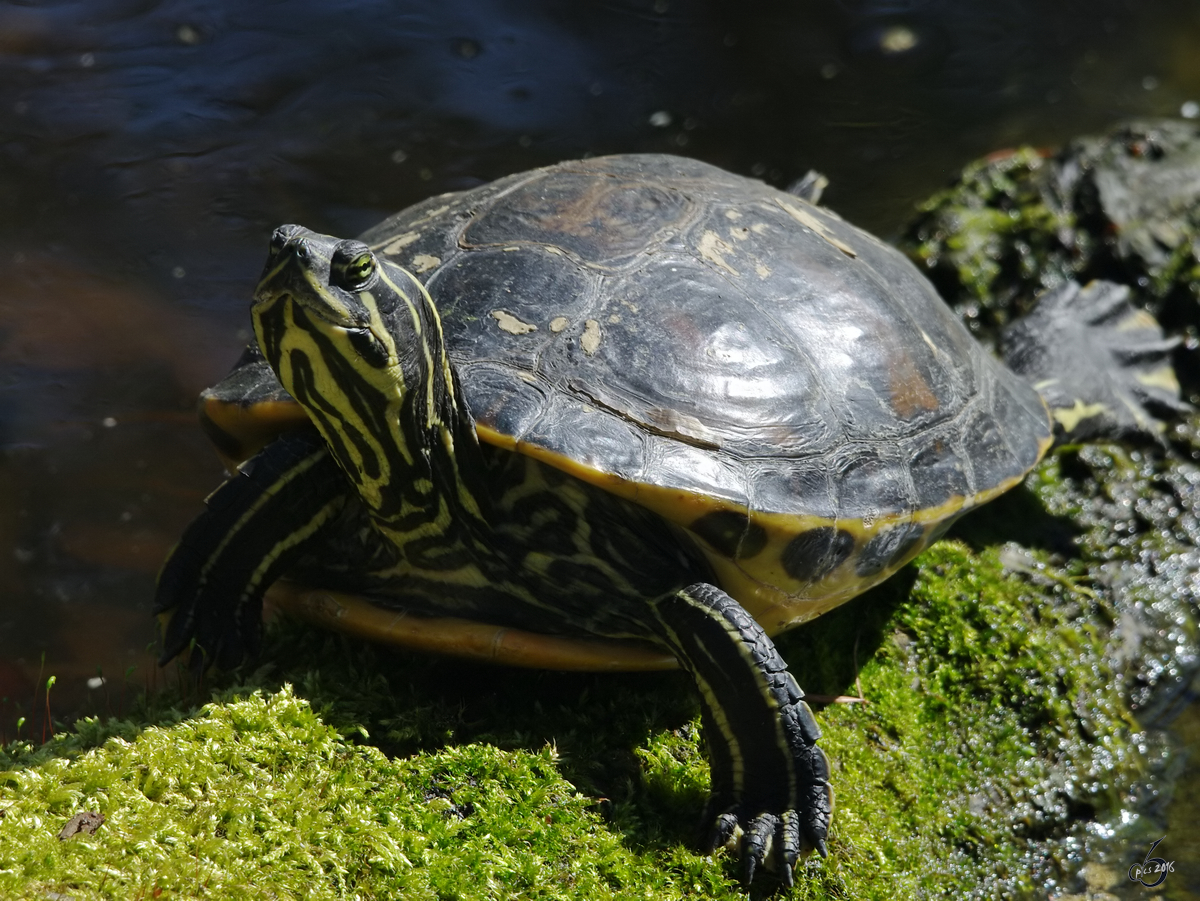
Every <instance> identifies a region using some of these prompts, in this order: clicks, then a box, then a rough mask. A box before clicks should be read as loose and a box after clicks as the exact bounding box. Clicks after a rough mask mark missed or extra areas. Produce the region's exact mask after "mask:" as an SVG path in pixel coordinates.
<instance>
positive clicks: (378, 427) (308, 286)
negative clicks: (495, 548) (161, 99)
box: [253, 226, 488, 549]
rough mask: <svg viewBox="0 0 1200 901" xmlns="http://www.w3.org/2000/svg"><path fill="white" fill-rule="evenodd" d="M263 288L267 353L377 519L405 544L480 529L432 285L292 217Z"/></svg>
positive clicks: (476, 463)
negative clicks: (304, 226) (301, 226)
mask: <svg viewBox="0 0 1200 901" xmlns="http://www.w3.org/2000/svg"><path fill="white" fill-rule="evenodd" d="M255 297H256V302H255V304H254V307H253V316H254V328H255V333H256V334H257V336H258V341H259V345H260V346H261V348H262V351H263V354H264V356H265V357H266V358H267V361H268V362H269V363H270V364H271V367H272V368H273V369H274V370H275V372H276V374H277V375H278V376H279V379H280V381H281V382H282V383H283V385H284V387H285V388H286V389H287V390H288V391H289V392H290V393H291V394H292V396H293V397H295V398H296V400H297V401H299V403H300V404H301V405H303V406H304V408H305V409H306V410H307V412H308V414H309V416H310V417H311V418H312V420H313V422H314V423H315V424H316V426H317V428H318V429H319V430H320V432H321V434H322V435H323V436H324V438H325V440H326V441H327V442H328V444H329V447H330V450H331V451H332V453H333V455H334V458H335V459H336V460H337V461H338V464H339V465H340V466H341V468H342V469H343V470H344V471H345V473H346V475H347V476H348V477H349V478H350V479H351V481H352V482H353V483H354V484H355V486H356V488H357V490H358V493H359V495H360V496H361V497H362V499H363V501H364V503H365V504H366V506H367V508H368V510H369V511H370V514H371V517H372V519H373V521H374V522H375V524H376V526H377V527H378V528H379V529H380V531H381V532H383V534H384V535H385V536H386V537H387V538H389V539H390V540H391V541H392V542H394V543H395V544H397V545H398V546H399V547H401V549H403V547H404V546H405V545H406V544H408V543H409V542H411V541H413V540H422V541H427V540H429V539H433V538H438V539H441V540H444V541H445V543H446V544H447V545H448V546H450V545H455V544H464V543H472V544H473V543H474V542H475V541H476V540H478V539H480V538H482V537H483V535H484V534H485V533H486V532H487V531H488V527H487V520H486V516H485V507H486V501H485V500H484V494H483V491H482V482H483V479H482V465H483V464H482V458H481V455H480V450H479V446H478V440H477V438H476V435H475V429H474V423H473V422H472V420H471V416H470V413H469V411H468V410H467V408H466V405H465V403H464V401H463V398H462V394H461V392H460V390H459V388H458V385H457V383H456V380H455V378H454V373H453V370H452V367H451V364H450V361H449V358H448V357H447V356H446V350H445V345H444V342H443V338H442V328H441V321H440V319H439V317H438V314H437V310H436V308H435V307H434V305H433V301H432V299H431V298H430V297H429V294H428V292H426V291H425V288H424V286H423V285H421V284H420V282H418V281H417V279H416V278H415V277H414V276H412V275H411V274H409V273H408V272H406V271H405V270H403V269H401V268H400V267H398V266H394V265H392V264H390V263H388V262H386V261H377V260H376V259H375V258H374V256H373V255H372V254H371V253H370V251H369V250H368V249H367V248H366V247H365V245H362V244H360V243H359V242H355V241H339V240H337V239H335V238H330V237H327V236H324V235H317V234H314V233H313V232H309V231H307V230H304V229H298V228H297V227H295V226H285V227H284V228H282V229H280V230H279V231H277V232H276V236H275V240H274V241H273V243H272V253H271V256H270V258H269V259H268V262H267V267H266V270H265V271H264V273H263V277H262V280H261V281H260V283H259V286H258V290H257V291H256V294H255Z"/></svg>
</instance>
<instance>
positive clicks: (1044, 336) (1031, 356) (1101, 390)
mask: <svg viewBox="0 0 1200 901" xmlns="http://www.w3.org/2000/svg"><path fill="white" fill-rule="evenodd" d="M1178 344H1179V342H1178V341H1177V340H1173V339H1168V338H1164V337H1163V331H1162V327H1161V326H1159V324H1158V322H1157V321H1156V320H1155V319H1154V317H1153V316H1151V315H1150V314H1149V313H1147V312H1146V311H1144V310H1140V309H1138V308H1137V307H1135V306H1133V305H1132V304H1131V303H1130V302H1129V289H1128V288H1127V287H1125V286H1124V285H1118V284H1115V283H1113V282H1105V281H1094V282H1091V283H1089V284H1088V285H1086V286H1085V287H1080V286H1079V285H1078V284H1077V283H1075V282H1067V283H1066V284H1065V285H1062V286H1061V287H1059V288H1055V289H1054V290H1052V291H1049V292H1047V293H1046V294H1044V295H1043V296H1042V297H1041V299H1040V300H1039V301H1038V303H1037V306H1036V307H1034V309H1033V311H1032V312H1030V313H1029V315H1027V316H1024V317H1022V318H1021V319H1018V320H1017V321H1016V322H1014V323H1013V324H1012V325H1011V326H1009V328H1008V329H1007V330H1006V331H1005V333H1004V336H1003V352H1004V361H1005V362H1006V363H1007V364H1008V366H1009V368H1011V369H1012V370H1013V371H1014V372H1016V373H1017V374H1019V375H1021V376H1024V377H1025V378H1026V379H1027V380H1028V381H1029V382H1030V383H1032V384H1033V386H1034V388H1036V389H1037V391H1038V393H1039V394H1040V395H1041V396H1042V399H1043V400H1045V401H1046V405H1047V406H1048V407H1049V408H1050V412H1051V414H1052V415H1053V416H1054V430H1055V434H1056V436H1057V438H1058V441H1059V442H1060V443H1065V442H1071V441H1082V440H1087V439H1089V438H1094V437H1100V438H1127V437H1132V436H1136V435H1144V436H1151V437H1157V436H1158V434H1159V433H1160V432H1161V431H1162V428H1163V426H1162V423H1161V422H1159V421H1158V420H1157V419H1156V418H1155V416H1154V415H1153V412H1152V411H1157V412H1160V413H1162V412H1165V413H1176V412H1185V411H1187V410H1188V409H1190V408H1189V407H1188V405H1187V404H1185V403H1182V402H1181V401H1180V400H1179V382H1178V381H1176V379H1175V372H1174V370H1173V369H1172V368H1171V363H1170V357H1171V353H1172V351H1174V349H1175V348H1176V347H1177V346H1178Z"/></svg>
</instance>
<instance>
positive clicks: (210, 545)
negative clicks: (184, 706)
mask: <svg viewBox="0 0 1200 901" xmlns="http://www.w3.org/2000/svg"><path fill="white" fill-rule="evenodd" d="M345 497H346V487H345V479H344V477H343V476H342V475H341V471H340V470H339V469H338V467H337V464H336V463H334V461H333V459H332V458H331V457H330V456H329V452H328V451H327V450H326V449H325V445H324V443H323V442H321V441H320V439H319V437H317V436H316V435H310V434H307V433H300V434H296V435H289V436H286V437H284V438H279V439H276V440H275V441H274V442H273V443H271V444H270V445H268V446H267V447H266V448H265V449H264V450H263V451H261V452H260V453H259V454H258V455H257V456H255V457H252V458H251V459H250V460H248V461H247V462H246V463H245V464H243V465H242V467H241V468H240V469H239V471H238V473H237V474H235V475H234V476H232V477H231V478H229V479H228V480H227V481H226V482H225V483H224V484H222V485H221V487H219V488H218V489H217V490H216V491H214V492H213V493H212V494H211V495H210V496H209V497H208V499H207V500H206V501H205V507H206V509H205V510H204V512H203V513H201V514H200V515H199V516H198V517H196V519H195V520H193V521H192V523H191V525H189V526H188V528H187V529H186V530H185V531H184V533H183V537H182V538H181V539H180V541H179V543H178V544H177V545H176V546H175V547H174V549H172V551H171V553H170V555H169V556H168V557H167V560H166V562H165V563H164V564H163V567H162V570H161V571H160V572H159V576H158V586H157V588H156V591H155V597H154V612H155V613H156V614H159V616H160V619H161V620H162V622H163V626H162V643H163V652H162V656H161V657H160V659H159V663H160V664H166V663H168V662H169V661H171V660H172V659H173V658H175V657H176V656H178V655H179V654H180V653H181V652H183V651H184V650H185V649H186V648H188V646H189V645H191V656H190V659H189V661H188V663H189V666H190V667H191V669H192V670H193V672H195V673H196V674H197V675H199V674H200V673H201V672H202V671H203V670H205V669H207V668H208V667H209V666H212V665H214V664H215V665H216V666H218V667H220V668H221V669H230V668H232V667H234V666H236V665H237V664H239V663H241V662H242V660H243V659H244V658H245V657H246V656H247V655H253V654H254V653H256V652H257V650H258V645H259V642H260V639H261V635H262V598H263V594H264V593H265V592H266V590H267V588H269V587H270V585H271V583H272V582H274V581H275V579H276V578H277V577H278V576H279V575H280V574H281V573H282V572H283V571H284V570H286V569H287V567H288V566H289V565H290V564H291V562H292V561H293V560H295V559H296V557H297V556H298V555H299V554H300V553H302V552H303V550H304V549H305V548H306V547H308V546H309V545H310V544H311V542H313V541H314V540H317V539H319V538H320V537H321V536H322V534H323V531H324V530H325V528H326V527H327V526H328V525H329V524H331V523H332V522H334V521H335V520H336V518H337V514H338V512H339V511H340V510H341V508H342V506H343V504H344V503H345Z"/></svg>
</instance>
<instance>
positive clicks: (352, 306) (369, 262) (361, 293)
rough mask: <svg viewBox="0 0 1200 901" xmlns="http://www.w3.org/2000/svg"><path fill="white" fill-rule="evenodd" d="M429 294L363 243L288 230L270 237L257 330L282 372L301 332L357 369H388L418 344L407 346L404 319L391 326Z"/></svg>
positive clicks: (258, 301)
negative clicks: (330, 345)
mask: <svg viewBox="0 0 1200 901" xmlns="http://www.w3.org/2000/svg"><path fill="white" fill-rule="evenodd" d="M423 291H424V289H423V288H422V287H421V285H420V284H419V283H418V282H417V281H416V279H415V278H413V277H412V276H411V275H410V274H409V273H408V272H407V271H405V270H404V269H401V268H400V267H399V266H396V265H395V264H393V263H390V262H388V261H386V260H382V261H381V260H380V259H379V258H378V257H376V255H375V254H374V253H373V252H372V251H371V248H369V247H368V246H367V245H366V244H363V243H362V242H361V241H343V240H341V239H338V238H333V237H330V236H329V235H319V234H317V233H316V232H313V231H309V230H308V229H306V228H301V227H300V226H299V225H284V226H281V227H279V228H277V229H276V230H275V234H274V235H272V237H271V249H270V252H269V254H268V255H267V264H266V266H265V268H264V269H263V274H262V277H261V278H260V279H259V283H258V288H257V289H256V290H255V292H254V305H253V307H252V313H253V316H254V329H255V333H256V334H257V336H258V341H259V344H260V345H261V347H262V350H263V353H264V354H265V355H266V357H267V359H268V360H269V361H270V362H271V365H272V367H274V368H275V370H276V372H279V368H280V366H279V364H280V363H284V362H286V361H285V360H284V357H286V356H287V350H288V349H289V348H285V345H288V344H292V343H294V342H293V341H289V340H288V338H289V334H290V336H291V337H292V338H296V337H298V335H299V333H300V332H304V333H307V334H309V335H316V334H322V335H324V336H325V337H326V338H328V339H330V340H333V341H334V343H335V346H336V347H339V348H342V350H341V353H342V355H344V356H346V357H348V358H349V359H351V360H353V361H354V364H355V367H356V368H361V367H364V366H365V367H371V368H374V369H386V368H387V367H388V366H389V365H395V364H396V363H398V362H400V360H401V358H402V356H403V351H404V348H403V347H398V346H396V345H397V341H399V343H400V344H405V343H414V342H406V341H405V340H404V339H405V338H406V337H408V336H406V335H404V333H403V332H404V329H403V324H404V323H403V320H401V321H400V323H396V322H393V321H392V320H393V319H394V318H396V316H395V314H396V313H397V312H398V311H399V310H401V309H402V308H403V309H405V310H407V308H409V307H411V306H412V305H413V301H412V299H411V295H412V294H414V293H421V292H423ZM424 299H425V298H422V300H424ZM410 321H411V320H410ZM397 324H399V325H401V329H400V331H399V332H397V330H396V328H395V326H396V325H397ZM413 337H414V338H415V337H416V336H413ZM343 346H344V347H343ZM280 378H281V379H282V378H283V374H282V373H280ZM284 384H285V386H286V385H287V383H286V381H285V383H284ZM289 390H290V387H289Z"/></svg>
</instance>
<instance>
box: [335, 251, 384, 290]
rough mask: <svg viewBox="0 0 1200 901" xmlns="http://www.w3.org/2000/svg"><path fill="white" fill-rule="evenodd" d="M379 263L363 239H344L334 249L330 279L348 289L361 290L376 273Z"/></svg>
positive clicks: (340, 286)
mask: <svg viewBox="0 0 1200 901" xmlns="http://www.w3.org/2000/svg"><path fill="white" fill-rule="evenodd" d="M377 266H378V264H377V263H376V262H375V254H373V253H371V248H369V247H367V245H366V244H363V243H362V242H361V241H343V242H342V243H341V244H339V245H338V246H337V248H336V249H335V250H334V251H333V259H332V260H331V261H330V263H329V280H330V281H331V282H333V284H335V285H337V286H338V287H339V288H344V289H346V290H347V291H361V290H362V289H363V288H365V287H367V284H368V283H369V282H370V281H371V279H372V278H373V277H374V275H375V270H376V268H377Z"/></svg>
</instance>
